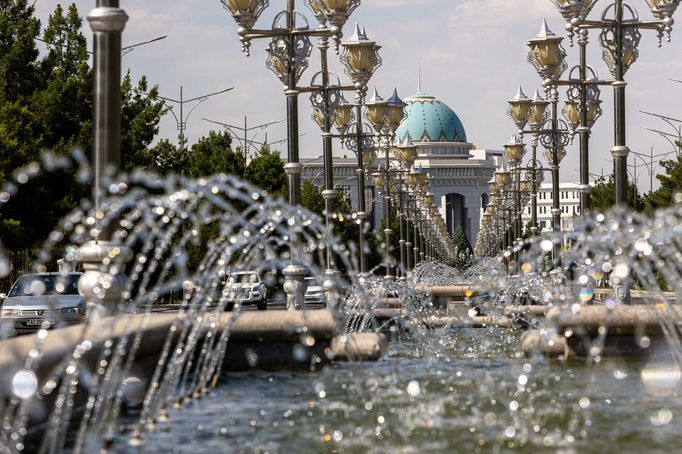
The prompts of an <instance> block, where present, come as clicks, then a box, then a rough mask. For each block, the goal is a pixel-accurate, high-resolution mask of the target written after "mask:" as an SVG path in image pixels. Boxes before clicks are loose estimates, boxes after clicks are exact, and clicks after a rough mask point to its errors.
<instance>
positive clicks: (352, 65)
mask: <svg viewBox="0 0 682 454" xmlns="http://www.w3.org/2000/svg"><path fill="white" fill-rule="evenodd" d="M341 46H342V47H343V52H342V54H341V62H342V63H343V65H344V67H345V71H346V74H348V76H350V78H351V79H352V80H353V82H354V84H355V104H352V105H351V104H349V103H348V102H346V101H345V99H341V100H340V102H339V105H338V106H337V109H336V118H335V122H336V126H337V128H338V129H339V131H340V133H341V136H343V141H344V146H346V147H347V148H349V149H351V150H352V151H354V152H355V153H356V155H357V159H358V168H357V176H358V213H357V217H358V220H359V223H360V229H359V231H360V232H359V238H358V240H359V244H358V245H359V249H360V251H359V253H360V260H359V262H360V272H361V273H365V272H366V271H367V251H366V240H365V229H366V219H367V212H366V210H367V207H366V200H365V162H366V161H367V159H368V157H371V152H370V155H369V156H367V153H366V151H368V150H370V149H372V147H373V146H374V140H373V137H372V136H371V135H370V134H365V133H364V125H363V116H362V106H363V105H364V103H365V97H366V94H367V83H368V82H369V80H370V78H371V77H372V75H373V74H374V72H375V71H376V70H377V68H379V66H380V65H381V57H380V56H379V49H381V46H379V45H377V44H376V43H375V42H374V41H371V40H370V39H369V38H368V37H367V33H366V32H365V31H364V29H361V28H360V26H359V25H357V24H355V32H354V33H353V36H351V38H350V39H348V40H347V41H344V42H343V43H341ZM375 113H376V112H375ZM353 120H355V122H354V123H353ZM375 153H376V152H375ZM374 159H376V155H375V157H374ZM372 162H373V161H372Z"/></svg>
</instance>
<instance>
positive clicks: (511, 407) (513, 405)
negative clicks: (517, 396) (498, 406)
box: [509, 400, 519, 411]
mask: <svg viewBox="0 0 682 454" xmlns="http://www.w3.org/2000/svg"><path fill="white" fill-rule="evenodd" d="M518 409H519V403H518V402H517V401H515V400H512V401H511V402H509V410H511V411H516V410H518Z"/></svg>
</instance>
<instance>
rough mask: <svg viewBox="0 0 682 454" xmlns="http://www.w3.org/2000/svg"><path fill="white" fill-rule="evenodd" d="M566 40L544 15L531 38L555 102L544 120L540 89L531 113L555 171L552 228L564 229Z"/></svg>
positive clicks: (533, 53)
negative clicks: (561, 84)
mask: <svg viewBox="0 0 682 454" xmlns="http://www.w3.org/2000/svg"><path fill="white" fill-rule="evenodd" d="M562 40H563V38H561V37H558V36H556V35H555V34H554V33H553V32H552V31H551V30H549V27H548V26H547V21H545V20H544V19H543V21H542V25H541V27H540V33H538V35H537V36H536V37H534V38H532V39H530V40H529V41H528V47H529V48H530V51H529V53H528V61H529V62H530V63H531V64H532V65H533V66H534V67H535V69H536V71H537V73H538V74H539V75H540V77H541V78H542V79H543V85H544V87H545V91H546V93H547V94H548V97H549V104H550V105H551V115H550V117H549V119H548V120H546V121H544V122H542V119H543V118H545V116H546V113H545V110H546V107H547V104H546V102H545V101H544V100H541V98H540V96H539V94H537V93H536V96H535V97H534V98H535V99H534V101H535V103H534V104H533V105H532V107H531V117H533V118H530V119H529V124H530V125H531V131H532V132H533V133H535V134H537V135H538V136H539V140H540V143H541V144H542V145H543V146H544V147H545V148H546V149H547V150H549V153H550V156H549V157H551V160H549V163H550V168H551V171H552V230H553V231H555V232H558V231H560V230H561V208H560V206H559V163H560V161H561V159H560V158H559V156H560V154H561V153H562V150H564V149H565V147H566V146H567V145H568V144H569V142H570V135H569V132H570V131H569V129H568V125H567V124H566V122H565V121H563V120H560V119H559V118H558V106H557V104H558V101H559V93H558V90H557V81H558V80H559V79H560V78H561V75H562V74H563V72H564V71H565V70H566V68H567V64H566V51H565V50H564V48H563V47H562V46H561V41H562ZM536 109H537V110H536ZM534 111H535V112H534ZM548 126H549V127H548ZM522 132H523V131H522ZM558 253H559V249H558V247H557V248H555V251H554V257H555V258H556V257H558Z"/></svg>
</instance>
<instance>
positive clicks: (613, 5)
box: [553, 0, 680, 206]
mask: <svg viewBox="0 0 682 454" xmlns="http://www.w3.org/2000/svg"><path fill="white" fill-rule="evenodd" d="M553 1H554V3H555V4H556V5H557V7H558V8H559V11H560V12H561V14H562V15H563V16H564V18H565V19H566V21H567V22H568V24H567V27H566V28H567V30H568V32H569V36H572V35H574V34H575V33H576V32H578V33H581V36H582V32H583V31H586V30H589V29H600V30H601V33H600V35H599V41H600V43H601V46H602V48H603V58H604V61H605V62H606V64H607V65H608V67H609V70H610V71H611V74H612V75H613V77H614V79H615V80H614V81H613V83H612V86H613V91H614V146H613V148H611V155H612V156H613V159H614V167H615V195H616V205H618V206H627V203H628V202H627V158H628V153H629V151H630V150H629V148H628V147H627V145H626V124H625V87H626V85H627V84H626V82H625V74H626V72H627V70H628V69H629V68H630V66H631V65H632V64H633V63H634V62H635V61H636V60H637V58H638V56H639V49H638V46H639V42H640V39H641V33H640V30H641V29H649V30H655V31H656V33H657V35H658V45H659V46H660V45H661V42H662V39H663V36H664V35H667V40H668V41H670V33H671V32H672V25H673V19H672V16H673V14H674V13H675V10H676V9H677V7H678V6H679V4H680V1H679V0H646V4H647V6H648V7H649V9H650V10H651V13H652V15H653V16H654V20H648V21H641V20H640V19H639V16H638V14H637V11H636V10H635V9H634V8H633V7H632V6H631V5H630V4H628V3H626V2H624V1H623V0H611V1H610V2H609V3H608V5H607V6H606V7H605V8H604V10H603V11H602V14H601V18H600V19H599V20H588V18H587V17H588V16H589V14H590V12H591V11H592V9H593V8H594V6H595V5H596V4H597V3H599V0H591V1H587V0H553ZM604 3H606V2H604ZM581 176H582V175H581Z"/></svg>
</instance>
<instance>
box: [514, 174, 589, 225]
mask: <svg viewBox="0 0 682 454" xmlns="http://www.w3.org/2000/svg"><path fill="white" fill-rule="evenodd" d="M579 186H580V185H579V184H578V183H560V184H559V206H560V207H561V230H562V231H569V230H572V229H573V219H574V218H576V217H578V216H580V192H578V188H579ZM522 220H523V226H524V229H525V226H526V224H527V223H529V222H530V221H531V202H528V205H526V207H525V208H524V210H523V216H522ZM538 226H539V227H540V230H541V231H543V232H549V231H551V230H552V183H544V184H542V186H540V190H539V191H538Z"/></svg>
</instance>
